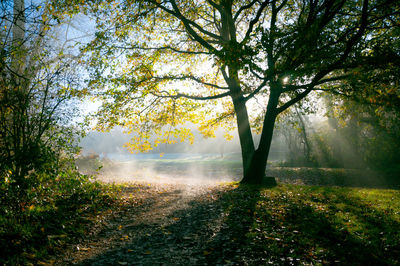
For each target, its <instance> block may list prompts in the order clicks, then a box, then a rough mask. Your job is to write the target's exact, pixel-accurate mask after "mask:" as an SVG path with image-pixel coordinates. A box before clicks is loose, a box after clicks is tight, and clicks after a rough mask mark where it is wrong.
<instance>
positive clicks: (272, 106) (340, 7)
mask: <svg viewBox="0 0 400 266" xmlns="http://www.w3.org/2000/svg"><path fill="white" fill-rule="evenodd" d="M89 6H90V9H91V10H92V11H93V14H95V15H96V21H97V31H96V38H95V39H94V40H93V42H91V43H90V45H89V46H88V47H87V51H90V54H91V59H90V60H89V65H90V67H91V74H92V79H91V81H90V83H89V85H90V86H91V87H92V89H93V90H94V91H97V92H99V94H98V95H100V96H101V97H102V98H103V100H104V104H103V107H102V109H101V110H100V113H99V116H98V117H99V128H100V129H107V128H110V127H112V126H114V125H122V126H125V127H127V128H128V131H129V132H132V131H134V132H136V137H134V138H133V139H132V146H133V148H135V149H139V150H146V149H150V148H151V147H152V146H155V145H157V144H158V143H160V142H172V140H170V136H175V137H180V138H181V139H185V138H190V137H191V136H192V135H191V132H190V131H188V130H186V129H185V127H184V125H185V123H188V122H192V123H197V124H199V125H200V126H199V128H200V130H202V131H203V133H204V134H205V135H212V134H213V133H212V132H213V130H214V129H215V127H216V126H217V125H220V124H222V125H224V126H226V127H229V126H230V123H231V119H233V118H236V125H237V129H238V133H239V140H240V145H241V151H242V159H243V170H244V177H243V179H242V182H246V183H260V182H262V179H263V178H264V175H265V168H266V164H267V159H268V154H269V149H270V146H271V140H272V135H273V130H274V124H275V121H276V118H277V116H278V115H279V114H281V113H282V112H284V111H285V110H287V109H288V108H289V107H291V106H292V105H294V104H296V103H298V102H299V101H301V100H302V99H304V98H305V97H307V96H308V95H309V94H310V93H311V92H313V91H319V90H322V91H329V92H335V93H340V92H341V89H342V88H343V87H341V86H339V85H340V84H341V81H342V80H344V79H346V78H349V77H350V76H353V75H354V71H353V70H354V69H356V68H357V67H359V66H360V65H362V64H363V62H365V61H367V60H370V59H372V58H373V57H374V56H373V55H371V54H368V53H366V51H368V49H370V48H371V46H372V45H373V42H372V41H371V40H374V38H375V37H376V36H378V35H380V34H386V33H387V32H388V31H390V30H391V29H392V28H393V27H394V25H395V24H396V23H395V21H396V20H395V19H394V18H395V17H396V16H397V15H398V13H399V6H398V4H395V3H394V2H393V1H385V0H383V1H382V0H375V1H370V0H360V1H346V0H321V1H318V0H315V1H314V0H312V1H299V0H291V1H289V0H281V1H278V0H268V1H258V0H248V1H233V0H221V1H214V0H204V1H175V0H164V1H159V0H142V1H122V2H121V1H112V0H109V1H103V2H101V3H100V4H90V5H89ZM179 82H181V83H179ZM182 82H183V83H182ZM182 84H183V85H182ZM104 88H106V89H105V90H104ZM353 88H354V87H353ZM251 103H256V104H254V105H252V104H251ZM257 104H259V105H257ZM249 108H250V109H252V111H251V113H249V111H248V110H249ZM252 128H253V129H254V128H255V129H259V131H260V133H261V137H260V142H259V145H258V146H257V147H255V144H254V141H253V136H252ZM150 132H152V133H153V134H156V135H158V136H159V137H160V138H157V139H156V140H155V141H154V142H153V143H151V142H150V141H149V140H150Z"/></svg>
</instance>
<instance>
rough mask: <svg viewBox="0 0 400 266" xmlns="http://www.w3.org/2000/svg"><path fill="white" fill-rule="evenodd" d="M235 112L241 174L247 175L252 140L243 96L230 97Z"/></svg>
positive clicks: (252, 145) (252, 148) (252, 149)
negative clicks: (240, 155)
mask: <svg viewBox="0 0 400 266" xmlns="http://www.w3.org/2000/svg"><path fill="white" fill-rule="evenodd" d="M232 100H233V105H234V108H235V113H236V122H237V127H238V134H239V142H240V148H241V152H242V163H243V174H244V175H247V174H248V173H247V171H248V170H249V167H250V163H251V158H252V156H253V154H254V141H253V136H252V134H251V128H250V123H249V115H248V113H247V108H246V102H245V100H244V98H243V97H238V98H235V97H232Z"/></svg>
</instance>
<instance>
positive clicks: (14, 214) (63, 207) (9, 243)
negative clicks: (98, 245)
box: [0, 170, 117, 265]
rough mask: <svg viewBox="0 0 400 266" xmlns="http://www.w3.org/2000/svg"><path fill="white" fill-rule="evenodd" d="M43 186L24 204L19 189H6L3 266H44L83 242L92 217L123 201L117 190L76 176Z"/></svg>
mask: <svg viewBox="0 0 400 266" xmlns="http://www.w3.org/2000/svg"><path fill="white" fill-rule="evenodd" d="M43 180H46V181H44V182H42V183H40V185H38V186H36V187H34V188H31V189H29V190H28V191H26V192H24V197H23V198H21V197H19V196H18V193H17V192H16V191H15V189H14V187H13V186H11V185H8V184H7V183H3V184H2V186H0V203H1V205H0V247H1V248H0V264H6V265H16V264H17V265H18V264H21V265H26V264H28V265H29V264H33V265H36V264H40V263H41V262H42V261H41V260H42V259H43V258H46V257H48V256H49V255H53V254H56V253H57V252H58V251H61V250H62V249H63V247H64V246H65V245H66V244H67V243H70V242H73V241H75V240H76V239H78V238H80V237H82V236H83V235H84V234H85V230H87V228H89V226H90V224H91V223H93V219H92V217H95V216H96V213H97V212H99V211H101V210H104V209H107V208H109V207H110V206H112V203H113V202H114V201H115V200H116V199H117V198H116V195H115V191H116V190H117V188H116V187H115V186H110V185H104V184H101V183H99V182H95V181H92V180H90V177H89V176H87V175H81V174H79V173H78V172H77V171H75V170H66V171H63V172H61V173H60V174H59V175H58V176H57V177H56V178H43Z"/></svg>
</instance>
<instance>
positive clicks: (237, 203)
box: [0, 179, 400, 265]
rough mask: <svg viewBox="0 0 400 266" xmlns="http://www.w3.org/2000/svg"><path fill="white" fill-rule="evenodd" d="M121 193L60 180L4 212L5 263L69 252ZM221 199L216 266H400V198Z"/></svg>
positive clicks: (373, 193) (248, 194) (245, 194)
mask: <svg viewBox="0 0 400 266" xmlns="http://www.w3.org/2000/svg"><path fill="white" fill-rule="evenodd" d="M74 182H75V183H74ZM76 182H78V183H76ZM117 189H118V188H115V187H114V188H112V189H110V188H109V187H106V186H105V185H102V184H99V183H96V182H95V183H92V182H87V180H83V181H82V180H75V179H71V180H68V179H60V180H54V181H53V183H51V184H47V185H44V186H43V187H42V188H41V192H40V193H37V196H35V197H34V198H32V200H31V201H30V202H21V203H20V204H19V206H20V207H21V208H22V212H21V213H19V214H18V215H12V214H10V213H8V212H6V209H7V208H5V207H4V206H3V209H2V212H1V215H0V245H1V246H2V248H1V252H0V255H1V256H0V262H1V263H4V264H29V263H31V264H38V263H41V262H42V261H46V258H47V257H49V256H51V255H52V254H56V253H58V252H62V249H63V247H64V246H65V245H66V244H68V243H75V242H76V240H77V239H79V238H81V237H84V235H85V232H87V231H90V230H91V226H93V225H94V224H96V223H97V220H96V219H100V218H101V215H99V213H101V212H102V211H105V210H110V211H112V209H113V208H114V209H115V208H116V206H117V201H118V200H117V201H115V199H116V198H115V195H112V194H108V193H109V192H110V191H111V192H112V191H116V190H117ZM218 193H219V194H218V197H216V199H217V201H215V202H214V203H213V204H214V206H216V205H217V204H222V205H221V206H223V210H224V213H225V214H224V220H223V224H222V225H221V226H220V228H221V230H220V231H218V232H217V233H216V235H215V236H213V237H212V239H210V242H209V243H206V244H205V245H206V246H207V249H206V250H204V256H206V260H207V262H208V263H209V264H218V263H220V264H235V263H238V264H250V265H258V264H275V265H276V264H289V265H290V264H294V265H295V264H306V265H310V264H312V265H315V264H335V263H336V264H347V265H354V264H358V265H363V264H366V265H398V264H400V191H399V190H389V189H367V188H348V187H334V186H305V185H289V184H280V185H278V186H276V187H274V188H262V187H256V186H249V185H240V184H238V183H235V182H233V183H230V184H228V185H226V184H224V185H221V190H220V192H218ZM199 204H200V203H199ZM207 206H208V207H209V206H210V205H209V203H207ZM208 207H207V208H208ZM210 208H212V207H210ZM188 211H190V210H188ZM99 217H100V218H99ZM211 222H212V221H211ZM221 243H222V244H221Z"/></svg>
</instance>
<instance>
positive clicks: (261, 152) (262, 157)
mask: <svg viewBox="0 0 400 266" xmlns="http://www.w3.org/2000/svg"><path fill="white" fill-rule="evenodd" d="M278 98H279V94H276V93H273V92H271V95H270V98H269V101H268V106H267V112H266V114H265V118H264V123H263V129H262V132H261V138H260V144H259V145H258V148H257V150H256V151H255V152H254V153H253V156H252V158H251V161H250V163H249V165H248V168H247V169H244V173H243V179H242V181H241V183H249V184H263V183H265V182H264V181H265V180H264V179H265V169H266V167H267V160H268V155H269V150H270V148H271V142H272V136H273V132H274V125H275V120H276V116H277V111H276V106H277V105H278ZM270 179H273V180H267V183H269V184H270V185H275V184H276V182H275V179H274V178H270Z"/></svg>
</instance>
